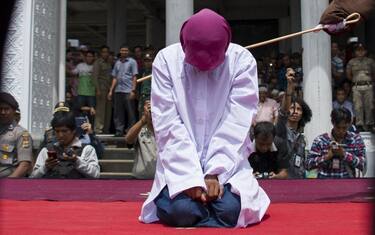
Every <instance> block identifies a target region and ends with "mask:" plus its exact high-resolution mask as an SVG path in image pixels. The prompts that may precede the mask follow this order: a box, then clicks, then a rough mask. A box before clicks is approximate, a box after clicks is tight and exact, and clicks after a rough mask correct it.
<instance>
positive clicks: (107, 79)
mask: <svg viewBox="0 0 375 235" xmlns="http://www.w3.org/2000/svg"><path fill="white" fill-rule="evenodd" d="M111 72H112V66H111V64H110V63H109V62H106V61H104V60H103V59H102V58H99V59H98V60H96V61H95V63H94V67H93V77H94V81H95V86H96V87H97V88H98V89H99V91H100V95H97V96H96V115H95V132H97V133H99V134H100V133H102V132H104V133H108V132H109V127H110V125H111V114H112V103H111V102H110V101H108V100H107V95H108V92H109V89H110V87H111V83H112V78H111Z"/></svg>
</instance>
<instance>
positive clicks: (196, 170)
mask: <svg viewBox="0 0 375 235" xmlns="http://www.w3.org/2000/svg"><path fill="white" fill-rule="evenodd" d="M184 58H185V55H184V52H183V50H182V47H181V44H180V43H177V44H173V45H171V46H169V47H167V48H165V49H163V50H162V51H160V52H159V53H158V55H157V56H156V58H155V61H154V63H153V69H152V89H151V107H152V108H151V109H152V110H151V111H152V120H153V125H154V129H155V137H156V143H157V148H158V160H157V166H156V174H155V180H154V183H153V186H152V190H151V193H150V195H149V197H148V198H147V200H146V201H145V202H144V204H143V206H142V211H141V215H140V217H139V219H140V221H142V222H145V223H151V222H154V221H157V220H159V219H158V217H157V216H156V206H155V204H154V202H153V200H154V199H155V197H156V196H157V195H159V193H160V192H161V190H162V189H163V188H164V187H165V186H166V185H167V186H168V189H169V194H170V197H171V198H173V197H175V196H176V195H178V194H179V193H181V192H183V191H184V190H186V189H188V188H192V187H197V186H198V187H202V188H204V189H206V185H205V182H204V176H205V175H207V174H209V175H218V179H219V183H220V184H221V185H224V184H226V183H229V184H231V186H232V189H231V191H232V192H233V193H236V194H238V195H240V198H241V212H240V215H239V218H238V221H237V227H246V226H247V225H248V224H252V223H257V222H259V221H260V220H261V219H262V217H263V215H264V214H265V212H266V210H267V208H268V206H269V204H270V200H269V198H268V196H267V195H266V193H265V192H264V191H263V189H262V188H261V187H259V185H258V182H257V180H256V179H255V178H254V176H253V174H252V169H251V167H250V164H249V162H248V159H247V158H248V156H249V155H250V153H251V151H252V150H251V141H250V138H249V129H250V125H251V120H252V118H253V116H254V115H255V114H256V110H257V104H258V78H257V68H256V61H255V59H254V57H253V56H252V55H251V53H250V52H249V51H248V50H246V49H245V48H243V47H241V46H239V45H237V44H233V43H231V44H230V45H229V48H228V49H227V52H226V56H225V60H224V62H223V63H222V64H221V65H219V66H218V67H217V68H216V69H214V70H212V71H206V72H204V71H199V70H198V69H197V68H195V67H193V66H191V65H189V64H187V63H185V62H184Z"/></svg>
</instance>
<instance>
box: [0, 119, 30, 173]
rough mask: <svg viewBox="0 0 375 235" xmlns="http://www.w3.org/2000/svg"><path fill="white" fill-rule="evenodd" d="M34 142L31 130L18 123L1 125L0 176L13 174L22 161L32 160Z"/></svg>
mask: <svg viewBox="0 0 375 235" xmlns="http://www.w3.org/2000/svg"><path fill="white" fill-rule="evenodd" d="M32 144H33V143H32V138H31V136H30V134H29V132H28V131H27V130H26V129H25V128H23V127H21V126H20V125H18V124H17V123H13V124H11V125H9V126H5V127H0V178H3V177H7V176H9V175H11V174H12V173H13V171H14V170H15V169H16V168H17V166H18V164H19V163H20V162H22V161H27V162H32V160H33V159H32Z"/></svg>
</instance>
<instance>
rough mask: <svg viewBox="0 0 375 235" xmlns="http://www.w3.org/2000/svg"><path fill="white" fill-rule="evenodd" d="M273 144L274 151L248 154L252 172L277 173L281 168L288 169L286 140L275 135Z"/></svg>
mask: <svg viewBox="0 0 375 235" xmlns="http://www.w3.org/2000/svg"><path fill="white" fill-rule="evenodd" d="M274 144H275V146H276V149H277V150H276V151H269V152H266V153H259V152H253V153H252V154H250V156H249V162H250V165H251V167H252V168H253V172H259V173H261V174H262V173H270V172H274V173H276V174H277V173H278V172H279V171H280V170H281V169H288V167H289V157H288V152H289V151H288V147H287V144H286V141H284V140H283V139H281V138H279V137H275V139H274Z"/></svg>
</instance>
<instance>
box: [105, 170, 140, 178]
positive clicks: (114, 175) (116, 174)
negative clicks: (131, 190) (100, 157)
mask: <svg viewBox="0 0 375 235" xmlns="http://www.w3.org/2000/svg"><path fill="white" fill-rule="evenodd" d="M100 178H102V179H133V178H134V177H133V174H132V173H128V172H101V173H100Z"/></svg>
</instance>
